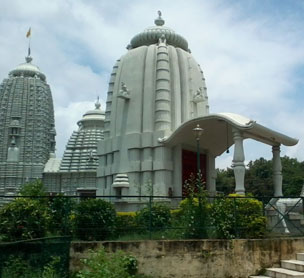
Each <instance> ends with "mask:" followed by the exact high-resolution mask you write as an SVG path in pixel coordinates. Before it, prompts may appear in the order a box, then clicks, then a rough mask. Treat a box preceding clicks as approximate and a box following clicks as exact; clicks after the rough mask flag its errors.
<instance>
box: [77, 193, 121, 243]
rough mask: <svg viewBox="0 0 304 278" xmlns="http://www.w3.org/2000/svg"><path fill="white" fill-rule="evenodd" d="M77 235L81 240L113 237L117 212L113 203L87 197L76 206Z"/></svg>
mask: <svg viewBox="0 0 304 278" xmlns="http://www.w3.org/2000/svg"><path fill="white" fill-rule="evenodd" d="M74 223H75V225H74V226H75V235H76V237H77V238H79V239H81V240H104V239H109V238H111V237H113V235H114V234H115V228H116V212H115V209H114V207H113V205H112V204H110V203H109V202H106V201H104V200H101V199H86V200H83V201H80V203H79V204H78V205H77V206H76V209H75V215H74Z"/></svg>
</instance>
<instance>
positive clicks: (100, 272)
mask: <svg viewBox="0 0 304 278" xmlns="http://www.w3.org/2000/svg"><path fill="white" fill-rule="evenodd" d="M82 262H83V266H84V267H83V269H82V270H80V271H79V272H78V274H77V275H76V277H77V278H132V277H134V275H135V273H136V272H137V260H136V258H135V257H133V256H131V255H127V254H125V253H124V252H123V251H117V252H116V253H107V252H106V251H105V250H104V248H101V249H99V250H98V251H97V252H92V253H91V256H90V258H89V259H85V260H83V261H82Z"/></svg>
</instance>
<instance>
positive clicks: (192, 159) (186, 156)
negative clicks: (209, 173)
mask: <svg viewBox="0 0 304 278" xmlns="http://www.w3.org/2000/svg"><path fill="white" fill-rule="evenodd" d="M200 168H201V173H202V179H203V182H206V155H205V154H200ZM191 174H193V175H194V177H197V153H196V152H192V151H187V150H182V179H183V180H182V186H183V188H182V192H183V196H187V195H188V192H189V188H187V187H186V186H185V182H186V180H189V178H190V176H191ZM194 191H195V192H197V187H196V186H195V187H194Z"/></svg>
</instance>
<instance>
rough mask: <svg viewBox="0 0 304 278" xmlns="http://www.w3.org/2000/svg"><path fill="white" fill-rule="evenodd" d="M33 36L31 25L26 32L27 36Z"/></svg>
mask: <svg viewBox="0 0 304 278" xmlns="http://www.w3.org/2000/svg"><path fill="white" fill-rule="evenodd" d="M30 36H31V27H30V29H29V30H28V31H27V33H26V37H27V38H28V37H30Z"/></svg>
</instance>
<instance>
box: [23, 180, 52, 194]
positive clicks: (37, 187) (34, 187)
mask: <svg viewBox="0 0 304 278" xmlns="http://www.w3.org/2000/svg"><path fill="white" fill-rule="evenodd" d="M19 195H20V196H31V197H34V196H35V197H37V196H47V193H46V191H45V188H44V185H43V183H42V181H41V180H36V181H33V182H29V183H26V184H24V185H22V186H21V187H20V189H19Z"/></svg>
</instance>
